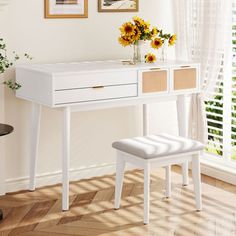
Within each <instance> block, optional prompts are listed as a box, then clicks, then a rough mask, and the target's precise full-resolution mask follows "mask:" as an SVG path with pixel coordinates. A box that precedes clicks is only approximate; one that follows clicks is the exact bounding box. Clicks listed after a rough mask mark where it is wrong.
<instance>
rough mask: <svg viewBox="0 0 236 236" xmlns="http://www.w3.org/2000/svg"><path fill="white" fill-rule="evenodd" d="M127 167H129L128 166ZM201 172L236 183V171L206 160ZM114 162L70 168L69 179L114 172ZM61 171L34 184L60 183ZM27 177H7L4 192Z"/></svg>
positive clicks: (25, 182)
mask: <svg viewBox="0 0 236 236" xmlns="http://www.w3.org/2000/svg"><path fill="white" fill-rule="evenodd" d="M127 169H131V166H128V168H127ZM201 172H202V174H205V175H207V176H210V177H213V178H216V179H219V180H222V181H225V182H227V183H231V184H234V185H236V171H230V170H228V169H224V168H222V166H217V165H215V164H214V165H213V164H212V163H209V162H207V161H203V162H202V163H201ZM114 173H115V163H109V164H102V165H95V166H90V167H85V168H77V169H70V180H71V181H77V180H81V179H88V178H92V177H97V176H102V175H108V174H114ZM61 176H62V172H61V171H56V172H53V173H45V174H41V175H37V176H36V186H37V187H42V186H48V185H54V184H58V183H61V178H62V177H61ZM28 185H29V177H22V178H15V179H8V180H7V181H6V192H8V193H9V192H16V191H20V190H26V189H28Z"/></svg>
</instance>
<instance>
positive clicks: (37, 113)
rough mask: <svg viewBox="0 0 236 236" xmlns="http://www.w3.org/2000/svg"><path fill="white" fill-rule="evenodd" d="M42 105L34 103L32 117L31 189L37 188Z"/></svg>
mask: <svg viewBox="0 0 236 236" xmlns="http://www.w3.org/2000/svg"><path fill="white" fill-rule="evenodd" d="M40 119H41V105H39V104H36V103H32V117H31V147H30V183H29V189H30V190H31V191H34V190H35V186H36V183H35V175H36V166H37V159H38V147H39V134H40Z"/></svg>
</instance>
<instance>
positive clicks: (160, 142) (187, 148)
mask: <svg viewBox="0 0 236 236" xmlns="http://www.w3.org/2000/svg"><path fill="white" fill-rule="evenodd" d="M112 147H113V148H115V149H118V150H120V151H122V152H126V153H129V154H132V155H135V156H138V157H141V158H144V159H150V158H155V157H163V156H170V155H176V154H179V153H186V152H192V151H200V150H202V149H203V148H204V145H203V144H202V143H200V142H198V141H194V140H191V139H187V138H183V137H179V136H174V135H170V134H159V135H149V136H145V137H135V138H128V139H122V140H119V141H117V142H114V143H113V144H112Z"/></svg>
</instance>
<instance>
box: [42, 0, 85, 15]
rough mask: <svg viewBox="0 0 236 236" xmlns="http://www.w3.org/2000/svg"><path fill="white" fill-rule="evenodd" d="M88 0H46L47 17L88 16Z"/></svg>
mask: <svg viewBox="0 0 236 236" xmlns="http://www.w3.org/2000/svg"><path fill="white" fill-rule="evenodd" d="M87 17H88V0H45V18H87Z"/></svg>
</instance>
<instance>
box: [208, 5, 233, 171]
mask: <svg viewBox="0 0 236 236" xmlns="http://www.w3.org/2000/svg"><path fill="white" fill-rule="evenodd" d="M232 9H233V18H232V74H231V75H228V76H224V78H223V75H222V72H223V65H224V55H223V54H222V68H221V71H220V73H219V76H218V80H217V84H216V87H215V91H214V92H213V94H212V95H213V96H211V98H210V99H207V100H206V101H205V108H206V114H207V129H208V145H207V147H206V151H207V152H208V153H209V154H211V158H214V160H215V161H221V162H223V163H224V164H225V165H230V166H231V167H232V166H233V165H235V166H236V1H235V2H234V3H233V8H232ZM229 43H230V42H229Z"/></svg>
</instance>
